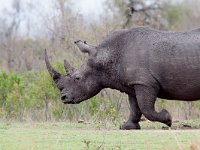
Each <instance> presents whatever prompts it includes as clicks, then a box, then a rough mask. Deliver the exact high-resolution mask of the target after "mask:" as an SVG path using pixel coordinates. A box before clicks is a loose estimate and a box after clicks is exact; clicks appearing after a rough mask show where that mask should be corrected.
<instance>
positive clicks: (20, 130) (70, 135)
mask: <svg viewBox="0 0 200 150" xmlns="http://www.w3.org/2000/svg"><path fill="white" fill-rule="evenodd" d="M187 123H188V124H192V125H194V126H198V125H199V122H187ZM181 124H183V123H176V124H175V126H173V127H178V126H179V125H181ZM184 124H185V123H184ZM142 127H143V128H145V129H143V130H140V131H120V130H118V127H114V126H112V125H102V124H78V123H77V124H70V123H9V122H7V123H0V150H68V149H69V150H76V149H77V150H79V149H91V150H95V149H123V150H124V149H130V150H134V149H135V150H142V149H150V150H156V149H169V150H171V149H174V150H177V149H190V146H191V145H192V144H193V145H194V146H198V145H199V144H200V143H198V141H199V140H200V130H186V129H185V130H184V131H182V130H161V128H162V124H157V123H150V122H143V123H142ZM153 128H156V129H153ZM152 129H153V130H152Z"/></svg>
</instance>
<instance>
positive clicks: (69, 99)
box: [62, 98, 80, 104]
mask: <svg viewBox="0 0 200 150" xmlns="http://www.w3.org/2000/svg"><path fill="white" fill-rule="evenodd" d="M62 102H63V103H64V104H79V103H80V101H78V102H76V101H75V99H74V98H65V99H62Z"/></svg>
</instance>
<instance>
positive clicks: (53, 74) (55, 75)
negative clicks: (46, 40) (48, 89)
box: [44, 49, 61, 81]
mask: <svg viewBox="0 0 200 150" xmlns="http://www.w3.org/2000/svg"><path fill="white" fill-rule="evenodd" d="M44 55H45V63H46V67H47V70H48V71H49V74H50V75H51V77H52V79H53V80H54V81H57V80H58V79H59V78H60V77H61V74H60V73H59V72H57V71H56V70H55V69H53V67H52V66H51V64H50V62H49V59H48V55H47V50H46V49H45V50H44Z"/></svg>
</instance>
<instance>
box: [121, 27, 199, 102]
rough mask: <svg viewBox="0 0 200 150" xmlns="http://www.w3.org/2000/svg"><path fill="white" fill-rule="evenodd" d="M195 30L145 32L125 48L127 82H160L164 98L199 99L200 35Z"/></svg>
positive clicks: (161, 94) (144, 30)
mask: <svg viewBox="0 0 200 150" xmlns="http://www.w3.org/2000/svg"><path fill="white" fill-rule="evenodd" d="M194 31H195V30H193V31H192V32H160V31H155V30H151V29H143V30H142V33H141V34H138V36H137V38H135V37H134V38H133V41H132V42H131V41H129V43H127V47H126V48H125V54H124V55H123V56H124V57H123V62H124V64H125V66H124V68H125V72H126V73H125V76H126V80H127V81H128V82H129V83H130V82H131V83H143V82H145V83H147V84H149V83H153V82H157V83H158V84H159V86H160V88H161V90H160V93H159V96H160V97H162V98H167V99H182V100H196V99H199V98H200V92H199V91H200V32H199V30H196V31H195V32H194ZM130 43H131V44H130ZM148 80H154V81H148Z"/></svg>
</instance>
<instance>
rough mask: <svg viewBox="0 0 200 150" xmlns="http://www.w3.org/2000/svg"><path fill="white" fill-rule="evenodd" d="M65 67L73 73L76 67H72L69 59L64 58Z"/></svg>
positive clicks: (69, 72)
mask: <svg viewBox="0 0 200 150" xmlns="http://www.w3.org/2000/svg"><path fill="white" fill-rule="evenodd" d="M64 67H65V71H66V72H67V73H68V74H72V73H73V72H74V71H75V69H74V67H72V66H71V65H70V63H69V62H68V61H67V60H64Z"/></svg>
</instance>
